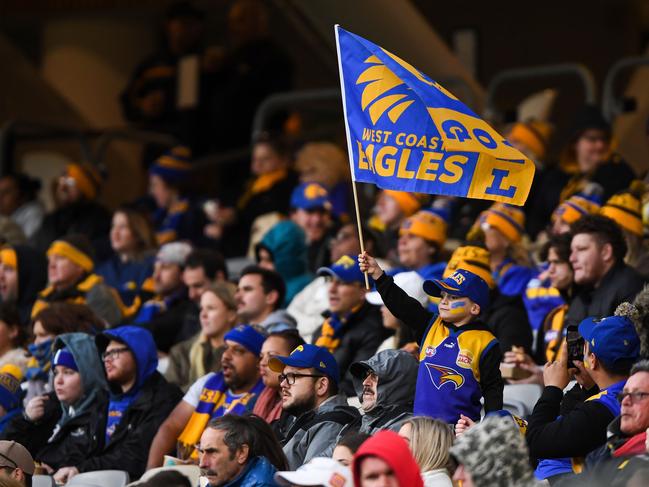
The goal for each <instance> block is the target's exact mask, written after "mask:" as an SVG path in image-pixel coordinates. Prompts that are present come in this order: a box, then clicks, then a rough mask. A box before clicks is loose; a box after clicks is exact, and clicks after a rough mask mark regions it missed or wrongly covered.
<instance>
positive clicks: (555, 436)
mask: <svg viewBox="0 0 649 487" xmlns="http://www.w3.org/2000/svg"><path fill="white" fill-rule="evenodd" d="M579 334H580V335H581V336H582V337H583V339H584V345H583V350H584V360H583V362H581V361H575V360H573V362H574V366H575V369H576V370H575V379H576V380H577V382H578V383H579V384H580V386H581V389H582V391H583V393H584V396H585V397H587V399H586V400H585V401H583V402H582V401H575V398H574V397H572V398H571V397H569V396H568V395H566V398H565V399H564V396H563V390H564V389H565V388H566V386H567V385H568V382H569V372H568V366H567V363H566V360H565V358H562V359H561V360H559V361H557V362H549V363H548V364H547V365H546V366H545V371H544V373H543V379H544V383H545V388H544V390H543V394H542V395H541V398H540V399H539V400H538V402H537V403H536V406H534V411H533V413H532V415H531V416H530V417H529V418H528V426H527V434H526V438H527V444H528V446H529V448H530V455H531V456H532V457H533V458H537V459H540V460H539V463H538V466H537V468H536V472H535V474H536V477H537V478H538V479H547V480H548V481H549V482H550V484H553V483H554V482H555V481H557V480H558V479H559V478H561V477H565V476H567V475H571V474H572V473H579V472H580V471H581V468H582V466H583V465H582V464H583V462H581V461H579V460H578V458H581V457H585V456H586V455H588V454H589V453H590V452H592V451H593V450H595V449H596V448H598V447H600V446H601V445H603V444H604V443H605V442H606V429H607V426H608V424H609V423H610V422H611V421H613V419H614V418H615V417H616V416H618V415H619V414H620V403H619V401H618V395H619V394H620V393H622V391H623V390H625V391H627V389H626V386H625V383H626V381H627V378H628V377H629V371H630V370H631V366H632V364H633V363H634V362H635V361H636V360H637V359H638V356H639V354H640V339H639V338H638V335H637V333H636V330H635V326H634V325H633V322H632V321H631V320H630V319H628V318H627V317H625V316H610V317H607V318H604V319H602V320H601V321H600V320H597V319H595V318H587V319H585V320H583V321H582V322H581V323H580V324H579ZM567 355H568V353H567V350H566V349H564V353H563V354H561V356H562V357H566V356H567ZM626 401H627V402H628V401H629V400H628V399H626Z"/></svg>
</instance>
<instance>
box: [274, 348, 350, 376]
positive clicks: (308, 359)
mask: <svg viewBox="0 0 649 487" xmlns="http://www.w3.org/2000/svg"><path fill="white" fill-rule="evenodd" d="M287 365H288V366H289V367H298V368H300V369H310V368H312V367H313V368H314V369H315V370H317V371H318V372H321V373H323V374H325V375H327V376H329V377H331V378H332V379H333V380H334V382H335V383H336V384H338V381H339V380H340V372H339V370H338V362H336V359H335V358H334V356H333V355H331V353H329V350H327V349H326V348H323V347H317V346H315V345H311V344H308V343H307V344H304V345H300V346H299V347H297V348H296V349H295V350H293V351H292V352H291V355H289V356H288V357H273V358H271V359H270V360H269V361H268V367H270V370H272V371H273V372H280V373H281V372H283V370H284V367H286V366H287Z"/></svg>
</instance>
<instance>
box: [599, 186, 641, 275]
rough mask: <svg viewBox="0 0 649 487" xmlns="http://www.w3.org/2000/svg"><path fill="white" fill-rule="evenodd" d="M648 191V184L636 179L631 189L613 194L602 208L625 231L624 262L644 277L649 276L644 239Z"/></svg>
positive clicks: (603, 213) (602, 212) (605, 214)
mask: <svg viewBox="0 0 649 487" xmlns="http://www.w3.org/2000/svg"><path fill="white" fill-rule="evenodd" d="M646 193H647V187H646V184H645V183H644V182H643V181H634V182H633V183H632V184H631V186H630V188H629V189H627V190H625V191H621V192H619V193H617V194H614V195H613V196H611V198H610V199H609V200H608V201H607V202H606V204H605V205H604V206H602V209H601V210H600V214H602V215H604V216H607V217H609V218H610V219H611V220H613V221H615V222H617V224H618V225H619V226H620V228H621V229H622V233H624V240H626V245H627V253H626V256H625V257H624V262H626V264H627V265H628V266H630V267H633V268H634V269H635V270H636V271H638V273H640V275H642V276H644V277H647V276H649V249H647V246H646V245H645V244H644V241H643V238H644V226H643V224H642V199H643V197H644V195H645V194H646Z"/></svg>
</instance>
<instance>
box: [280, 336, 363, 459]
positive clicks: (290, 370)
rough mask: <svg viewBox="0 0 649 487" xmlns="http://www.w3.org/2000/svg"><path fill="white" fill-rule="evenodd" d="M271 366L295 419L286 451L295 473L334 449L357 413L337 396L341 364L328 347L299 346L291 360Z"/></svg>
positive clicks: (285, 406)
mask: <svg viewBox="0 0 649 487" xmlns="http://www.w3.org/2000/svg"><path fill="white" fill-rule="evenodd" d="M268 366H269V367H270V369H271V370H272V371H274V372H279V373H280V376H279V381H280V383H279V385H280V388H281V391H282V392H281V394H282V409H283V411H284V412H285V413H287V414H290V415H292V416H295V417H296V420H295V422H294V423H293V424H292V426H291V427H290V428H289V430H288V431H287V432H286V434H285V435H284V437H285V438H286V440H285V443H284V448H283V449H284V453H285V454H286V457H287V458H288V463H289V467H290V469H291V470H296V469H297V468H298V467H300V466H301V465H303V464H305V463H307V462H308V461H309V460H311V459H312V458H314V457H319V456H322V455H323V453H324V452H325V451H327V450H328V449H330V448H333V446H334V444H335V442H336V438H337V437H338V434H339V433H340V430H341V429H342V428H343V427H344V426H345V425H346V424H348V423H350V422H352V421H354V420H355V419H357V418H358V411H357V410H356V409H355V408H352V407H350V406H348V405H347V400H346V399H345V397H344V396H342V395H338V380H339V371H338V364H337V363H336V359H335V358H334V357H333V355H332V354H331V353H329V352H328V351H327V350H326V349H325V348H322V347H316V346H315V345H300V346H299V347H297V348H296V349H295V350H293V352H291V354H290V355H289V356H288V357H273V358H271V359H270V360H269V362H268Z"/></svg>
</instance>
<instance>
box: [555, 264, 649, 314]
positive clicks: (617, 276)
mask: <svg viewBox="0 0 649 487" xmlns="http://www.w3.org/2000/svg"><path fill="white" fill-rule="evenodd" d="M644 283H645V280H644V278H643V277H642V276H640V274H638V273H637V272H636V271H635V270H634V269H632V268H631V267H629V266H627V265H625V264H620V265H617V266H615V267H613V268H612V269H611V270H610V271H608V273H607V274H606V275H605V276H604V278H603V279H602V283H601V284H600V286H599V287H598V288H596V289H593V288H590V289H583V290H582V291H581V292H579V293H578V294H577V295H576V296H575V297H574V298H573V300H572V301H571V302H570V307H569V308H568V314H567V315H566V325H567V326H570V325H575V326H577V325H579V323H581V321H582V320H584V319H585V318H588V317H589V316H594V317H595V318H604V317H605V316H611V315H612V314H613V313H614V312H615V308H617V306H618V305H619V304H620V303H623V302H625V301H628V302H631V301H633V298H635V295H636V294H638V293H639V292H640V290H641V289H642V286H643V285H644Z"/></svg>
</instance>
